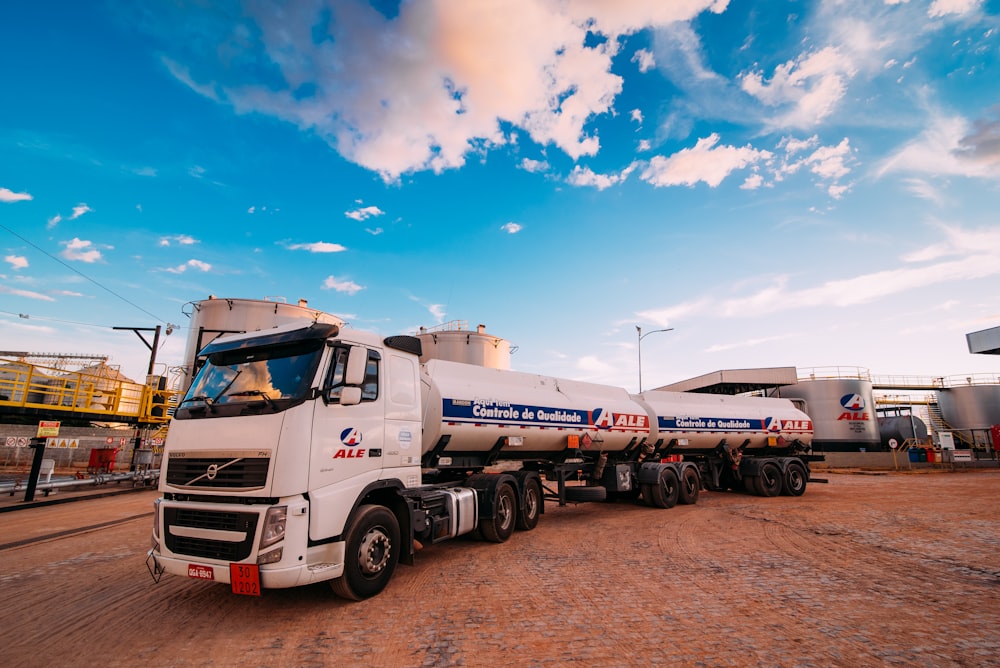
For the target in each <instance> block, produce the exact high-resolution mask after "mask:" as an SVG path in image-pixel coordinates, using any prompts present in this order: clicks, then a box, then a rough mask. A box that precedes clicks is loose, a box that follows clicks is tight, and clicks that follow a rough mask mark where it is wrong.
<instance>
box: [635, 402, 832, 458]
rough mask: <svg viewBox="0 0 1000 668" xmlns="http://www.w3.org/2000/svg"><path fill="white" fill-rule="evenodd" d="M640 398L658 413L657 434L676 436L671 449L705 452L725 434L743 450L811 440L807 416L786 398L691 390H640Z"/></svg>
mask: <svg viewBox="0 0 1000 668" xmlns="http://www.w3.org/2000/svg"><path fill="white" fill-rule="evenodd" d="M639 398H640V399H641V400H642V401H643V402H644V403H645V404H646V405H647V406H648V407H649V409H650V411H651V412H652V413H653V414H655V415H656V418H657V424H656V426H657V428H658V434H657V436H656V437H657V438H662V439H664V441H665V442H666V441H669V440H671V439H675V438H676V439H677V444H676V445H675V446H674V447H673V448H672V449H671V452H678V453H684V452H695V451H701V452H708V451H712V450H714V449H715V448H717V447H718V446H719V444H720V443H721V442H722V441H723V440H725V441H726V443H727V444H729V445H731V446H734V447H739V446H741V445H743V443H744V441H749V442H748V443H747V445H746V449H747V450H754V449H759V448H765V447H784V446H787V445H790V444H791V443H792V442H793V441H796V440H797V441H798V442H799V443H801V444H802V445H809V444H810V443H811V442H812V438H813V426H812V421H811V420H810V419H809V416H808V415H806V414H805V413H803V412H802V411H800V410H798V409H797V408H795V406H794V405H793V404H792V402H791V401H789V400H787V399H770V398H764V397H732V396H726V395H719V394H699V393H693V392H662V391H654V392H643V393H642V394H641V395H639Z"/></svg>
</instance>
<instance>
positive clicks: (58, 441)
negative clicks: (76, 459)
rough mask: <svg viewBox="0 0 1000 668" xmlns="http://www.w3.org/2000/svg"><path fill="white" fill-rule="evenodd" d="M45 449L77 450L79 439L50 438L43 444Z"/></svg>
mask: <svg viewBox="0 0 1000 668" xmlns="http://www.w3.org/2000/svg"><path fill="white" fill-rule="evenodd" d="M45 447H47V448H78V447H80V439H78V438H50V439H49V440H48V441H46V442H45Z"/></svg>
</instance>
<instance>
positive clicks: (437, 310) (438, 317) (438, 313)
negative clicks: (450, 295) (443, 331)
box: [427, 304, 448, 324]
mask: <svg viewBox="0 0 1000 668" xmlns="http://www.w3.org/2000/svg"><path fill="white" fill-rule="evenodd" d="M427 310H428V311H429V312H430V314H431V317H433V318H434V320H435V321H437V322H438V324H440V323H442V322H444V317H445V316H446V315H448V313H447V311H445V308H444V304H431V305H430V306H428V307H427Z"/></svg>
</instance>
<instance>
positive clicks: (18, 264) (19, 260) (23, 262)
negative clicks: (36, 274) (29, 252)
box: [3, 255, 28, 271]
mask: <svg viewBox="0 0 1000 668" xmlns="http://www.w3.org/2000/svg"><path fill="white" fill-rule="evenodd" d="M3 260H4V262H6V263H7V264H9V265H10V266H11V268H12V269H13V270H14V271H17V270H18V269H24V268H26V267H27V266H28V258H26V257H24V256H23V255H8V256H6V257H4V259H3Z"/></svg>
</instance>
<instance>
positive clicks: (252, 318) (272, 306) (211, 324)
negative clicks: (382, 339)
mask: <svg viewBox="0 0 1000 668" xmlns="http://www.w3.org/2000/svg"><path fill="white" fill-rule="evenodd" d="M185 307H189V310H185V311H183V312H184V314H185V315H187V316H188V317H189V318H191V322H190V324H189V325H188V328H189V330H188V338H187V345H186V347H185V349H184V361H183V367H182V368H183V374H184V376H183V389H184V390H186V389H187V388H188V386H189V385H190V384H191V381H192V380H193V379H194V370H195V358H196V357H197V355H198V352H199V351H200V350H201V349H202V348H204V347H205V346H206V345H208V344H209V343H211V342H212V341H213V340H214V339H215V338H216V337H217V336H219V332H240V333H242V332H255V331H259V330H264V329H273V328H275V327H279V326H281V325H286V324H288V323H291V322H296V321H301V320H307V321H311V322H322V323H329V324H334V325H341V326H342V325H343V324H344V321H343V320H342V319H341V318H338V317H337V316H335V315H331V314H329V313H324V312H323V311H318V310H316V309H312V308H308V307H307V306H306V305H305V301H304V300H303V301H301V302H299V303H298V304H287V303H285V302H283V301H281V302H279V301H269V300H266V299H230V298H226V299H216V298H209V299H204V300H202V301H195V302H188V304H185Z"/></svg>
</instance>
